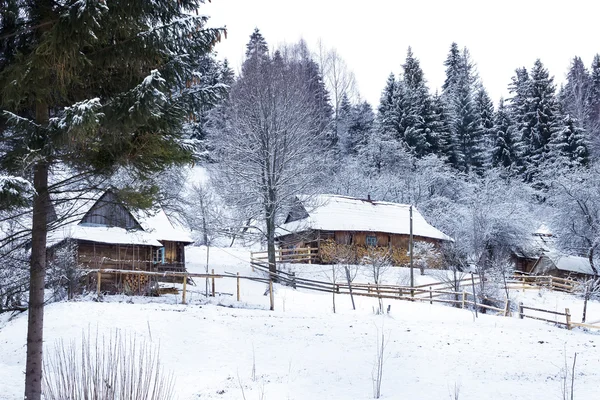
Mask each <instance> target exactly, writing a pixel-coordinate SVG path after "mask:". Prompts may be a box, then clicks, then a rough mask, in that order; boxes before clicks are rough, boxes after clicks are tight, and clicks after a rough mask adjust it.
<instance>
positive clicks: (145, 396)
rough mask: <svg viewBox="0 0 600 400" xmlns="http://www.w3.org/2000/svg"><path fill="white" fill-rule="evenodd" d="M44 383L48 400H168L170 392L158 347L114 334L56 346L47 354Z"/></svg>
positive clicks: (171, 386)
mask: <svg viewBox="0 0 600 400" xmlns="http://www.w3.org/2000/svg"><path fill="white" fill-rule="evenodd" d="M43 383H44V385H43V393H44V396H45V397H44V398H45V399H47V400H84V399H94V400H168V399H172V398H173V393H174V388H175V382H174V379H173V376H172V375H169V374H165V372H164V370H163V368H162V367H161V364H160V357H159V350H158V348H156V347H154V346H153V345H152V344H151V343H149V342H146V341H144V340H140V339H137V338H135V337H134V336H130V335H126V334H121V333H119V332H115V333H114V334H112V335H110V336H109V337H105V336H98V334H96V336H95V337H92V335H91V334H90V332H88V333H87V334H85V333H84V334H82V337H81V344H80V345H78V344H77V343H75V342H70V343H65V342H64V341H62V340H61V341H59V342H58V343H57V344H56V346H55V348H54V351H50V352H49V353H47V354H46V357H45V360H44V382H43Z"/></svg>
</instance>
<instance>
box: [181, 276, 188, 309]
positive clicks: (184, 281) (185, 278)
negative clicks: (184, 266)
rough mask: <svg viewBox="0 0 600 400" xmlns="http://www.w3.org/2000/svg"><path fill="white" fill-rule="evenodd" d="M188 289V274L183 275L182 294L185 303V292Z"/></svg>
mask: <svg viewBox="0 0 600 400" xmlns="http://www.w3.org/2000/svg"><path fill="white" fill-rule="evenodd" d="M186 289H187V276H185V275H184V276H183V293H182V294H181V304H185V292H186Z"/></svg>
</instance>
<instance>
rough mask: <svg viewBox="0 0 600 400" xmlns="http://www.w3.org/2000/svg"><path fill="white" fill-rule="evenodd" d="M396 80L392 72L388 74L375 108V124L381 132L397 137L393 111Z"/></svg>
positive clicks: (396, 123) (397, 128) (394, 112)
mask: <svg viewBox="0 0 600 400" xmlns="http://www.w3.org/2000/svg"><path fill="white" fill-rule="evenodd" d="M397 85H398V82H397V81H396V77H395V76H394V74H393V73H391V74H390V75H389V76H388V79H387V81H386V84H385V88H384V89H383V92H382V93H381V99H380V100H379V107H378V109H377V125H378V128H377V129H379V130H380V131H381V132H382V133H385V134H386V135H388V136H390V137H398V135H399V134H400V133H399V127H398V125H399V121H398V116H397V113H396V111H395V109H396V104H395V99H396V95H395V93H396V90H397V89H396V86H397Z"/></svg>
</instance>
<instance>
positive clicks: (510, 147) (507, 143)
mask: <svg viewBox="0 0 600 400" xmlns="http://www.w3.org/2000/svg"><path fill="white" fill-rule="evenodd" d="M514 128H515V125H514V123H513V121H512V120H511V116H510V112H509V110H507V107H506V106H505V105H504V100H503V99H500V104H499V105H498V110H497V111H496V113H495V115H494V130H493V132H494V136H493V137H494V140H493V143H492V151H491V154H490V163H491V166H492V167H494V168H495V167H504V168H511V167H513V166H515V165H516V164H517V163H518V147H517V145H518V144H517V142H516V141H515V135H514Z"/></svg>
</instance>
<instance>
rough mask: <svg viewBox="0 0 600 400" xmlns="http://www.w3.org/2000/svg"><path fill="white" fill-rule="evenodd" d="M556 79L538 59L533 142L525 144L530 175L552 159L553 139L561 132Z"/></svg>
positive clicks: (533, 82) (531, 110) (530, 115)
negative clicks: (559, 130) (551, 144)
mask: <svg viewBox="0 0 600 400" xmlns="http://www.w3.org/2000/svg"><path fill="white" fill-rule="evenodd" d="M553 81H554V79H553V78H552V77H550V76H549V74H548V70H547V69H546V68H545V67H544V66H543V64H542V62H541V61H540V60H539V59H538V60H536V62H535V63H534V66H533V68H532V69H531V82H530V93H529V96H530V97H529V107H528V115H527V116H528V120H529V121H530V122H531V138H530V140H529V141H524V143H523V145H524V146H525V162H526V163H527V167H528V169H529V172H528V173H529V174H535V172H536V170H537V168H538V167H539V165H540V164H541V163H543V162H544V161H546V160H548V159H549V157H550V146H549V144H550V139H551V138H552V135H553V133H554V132H556V131H557V130H558V129H560V120H559V115H558V114H559V109H558V102H557V100H556V97H555V90H556V89H555V86H554V82H553Z"/></svg>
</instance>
